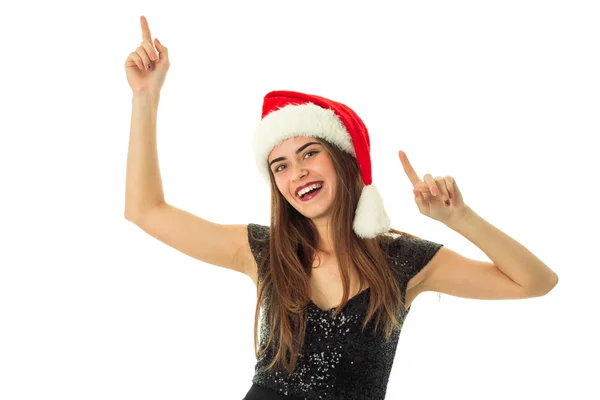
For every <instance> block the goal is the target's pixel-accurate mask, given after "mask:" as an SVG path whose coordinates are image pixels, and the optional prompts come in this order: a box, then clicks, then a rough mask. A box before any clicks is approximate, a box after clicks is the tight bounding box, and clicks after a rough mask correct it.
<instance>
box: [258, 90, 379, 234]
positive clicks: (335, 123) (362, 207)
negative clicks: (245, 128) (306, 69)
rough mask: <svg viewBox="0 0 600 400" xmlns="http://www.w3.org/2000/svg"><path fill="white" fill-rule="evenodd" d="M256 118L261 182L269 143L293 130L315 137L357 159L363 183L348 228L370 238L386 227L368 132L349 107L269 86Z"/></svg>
mask: <svg viewBox="0 0 600 400" xmlns="http://www.w3.org/2000/svg"><path fill="white" fill-rule="evenodd" d="M261 118H262V120H261V122H260V123H259V124H258V126H257V128H256V133H255V135H254V143H253V145H254V154H255V159H256V164H257V166H258V169H259V171H260V173H261V175H262V176H263V178H264V179H265V181H266V182H267V183H269V166H268V165H267V162H268V157H269V153H271V150H273V148H274V147H275V146H277V145H278V144H280V143H281V142H283V141H284V140H286V139H289V138H292V137H296V136H310V137H318V138H321V139H323V140H326V141H328V142H329V143H331V144H333V145H335V146H337V147H339V148H340V149H341V150H343V151H345V152H347V153H349V154H351V155H352V156H354V158H356V162H357V163H358V168H359V169H360V175H361V178H362V180H363V182H364V184H365V187H364V188H363V190H362V193H361V195H360V199H359V200H358V205H357V207H356V212H355V215H354V221H353V224H352V228H353V230H354V232H355V233H356V234H357V235H358V236H360V237H362V238H374V237H375V236H377V235H378V234H380V233H383V232H387V231H388V230H389V229H390V220H389V218H388V216H387V214H386V212H385V208H384V206H383V199H382V198H381V195H380V194H379V191H378V190H377V188H376V187H375V186H374V185H373V184H372V176H371V155H370V148H371V144H370V141H369V132H368V131H367V127H366V126H365V124H364V123H363V121H362V120H361V119H360V118H359V117H358V115H357V114H356V113H355V112H354V111H352V110H351V109H350V108H349V107H348V106H346V105H344V104H342V103H339V102H336V101H333V100H329V99H326V98H324V97H321V96H315V95H309V94H304V93H299V92H291V91H273V92H270V93H268V94H267V95H266V96H265V98H264V102H263V109H262V117H261Z"/></svg>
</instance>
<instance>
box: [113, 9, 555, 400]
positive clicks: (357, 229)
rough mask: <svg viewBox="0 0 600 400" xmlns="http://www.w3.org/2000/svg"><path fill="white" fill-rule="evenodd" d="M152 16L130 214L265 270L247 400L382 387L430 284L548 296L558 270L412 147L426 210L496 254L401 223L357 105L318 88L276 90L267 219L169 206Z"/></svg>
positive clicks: (263, 160)
mask: <svg viewBox="0 0 600 400" xmlns="http://www.w3.org/2000/svg"><path fill="white" fill-rule="evenodd" d="M141 24H142V37H143V41H142V43H141V45H140V47H138V48H137V49H136V51H135V52H132V53H131V54H130V55H129V57H128V58H127V61H126V63H125V67H126V71H127V78H128V81H129V84H130V86H131V88H132V90H133V92H134V95H133V112H132V124H131V137H130V147H129V155H128V163H127V196H126V210H125V215H126V218H127V219H128V220H130V221H132V222H134V223H135V224H137V225H138V226H139V227H140V228H142V229H143V230H144V231H146V232H147V233H149V234H151V235H152V236H154V237H156V238H157V239H159V240H161V241H163V242H164V243H166V244H168V245H170V246H172V247H174V248H176V249H178V250H180V251H182V252H184V253H186V254H188V255H190V256H192V257H195V258H197V259H198V260H201V261H203V262H205V263H208V264H213V265H218V266H221V267H225V268H230V269H232V270H236V271H239V272H242V273H245V274H247V275H249V276H250V277H251V278H252V280H253V281H254V282H255V284H256V287H257V304H256V313H255V334H254V340H255V350H256V357H257V363H256V367H255V374H254V377H253V379H252V385H251V387H250V389H249V391H248V393H247V394H246V396H245V397H244V399H245V400H255V399H261V400H269V399H345V400H349V399H384V398H385V393H386V387H387V382H388V378H389V374H390V372H391V368H392V363H393V360H394V356H395V351H396V347H397V344H398V339H399V334H400V331H401V328H402V324H403V322H404V320H405V318H406V315H407V314H408V312H409V310H410V305H411V303H412V301H413V300H414V299H415V298H416V297H417V296H418V295H419V293H422V292H424V291H437V292H440V293H448V294H451V295H453V296H459V297H466V298H473V299H516V298H527V297H534V296H542V295H544V294H546V293H548V292H549V291H550V290H551V289H552V288H553V287H554V286H555V285H556V283H557V282H558V277H557V275H556V274H555V273H554V272H553V271H552V270H551V269H550V268H548V267H547V266H546V265H545V264H544V263H543V262H542V261H540V260H539V259H538V258H537V257H535V256H534V255H533V254H532V253H531V252H529V251H528V250H527V249H526V248H525V247H523V246H522V245H520V244H519V243H517V242H516V241H515V240H513V239H512V238H510V237H509V236H507V235H506V234H504V233H503V232H501V231H500V230H498V229H496V228H495V227H493V226H492V225H491V224H489V223H488V222H486V221H485V220H483V219H482V218H481V217H480V216H478V215H477V214H476V213H475V212H474V211H473V210H472V209H471V208H470V207H468V206H467V205H466V204H465V203H464V201H463V198H462V195H461V193H460V190H459V189H458V186H457V184H456V181H455V180H454V179H453V178H452V177H450V176H445V177H440V176H438V177H436V178H433V177H432V175H430V174H426V175H424V177H423V179H421V178H419V176H418V175H417V174H416V172H415V171H414V169H413V168H412V166H411V164H410V163H409V161H408V159H407V157H406V154H404V153H403V152H399V159H400V162H401V164H402V166H403V168H404V171H405V173H406V175H407V177H408V179H409V180H410V182H411V183H412V185H413V188H414V189H413V194H414V199H415V203H416V205H417V207H418V209H419V212H421V213H422V214H423V215H426V216H428V217H430V218H433V219H435V220H437V221H440V222H442V223H444V224H445V225H447V226H448V227H450V228H451V229H454V230H456V231H457V232H459V233H461V234H462V235H463V236H465V237H466V238H467V239H469V240H470V241H471V242H473V243H474V244H475V245H477V246H478V247H479V248H481V249H482V250H483V251H484V252H485V253H486V254H487V255H488V256H489V257H490V259H491V260H492V261H491V262H484V261H477V260H472V259H469V258H466V257H463V256H461V255H460V254H458V253H456V252H454V251H452V250H450V249H448V248H446V247H444V246H443V245H442V244H439V243H436V242H432V241H428V240H425V239H421V238H419V237H416V236H413V235H410V234H408V233H405V232H402V231H398V230H395V229H392V228H391V227H390V221H389V219H388V217H387V214H386V212H385V209H384V207H383V201H382V199H381V197H380V195H379V192H378V191H377V189H376V188H375V187H374V186H373V184H372V179H371V160H370V151H369V149H370V139H369V135H368V131H367V128H366V127H365V125H364V123H363V122H362V120H361V119H360V118H359V117H358V115H356V113H355V112H354V111H353V110H352V109H350V108H349V107H347V106H346V105H344V104H342V103H339V102H336V101H332V100H329V99H327V98H324V97H320V96H315V95H308V94H304V93H299V92H292V91H275V92H270V93H268V94H267V95H266V96H265V98H264V103H263V110H262V119H261V121H260V123H259V124H258V127H257V130H256V135H255V138H254V151H255V157H256V163H257V166H258V169H259V172H260V174H261V175H262V177H263V178H264V179H265V181H266V182H267V183H269V184H270V187H271V221H270V225H269V226H265V225H258V224H248V225H220V224H215V223H212V222H209V221H207V220H205V219H202V218H199V217H197V216H194V215H192V214H190V213H187V212H185V211H183V210H180V209H178V208H176V207H173V206H171V205H169V204H167V203H166V202H165V201H164V195H163V191H162V185H161V180H160V173H159V170H158V161H157V151H156V115H157V107H158V100H159V94H160V89H161V87H162V84H163V82H164V79H165V76H166V72H167V70H168V67H169V58H168V50H167V48H166V47H164V46H163V45H162V44H161V43H160V42H159V41H158V40H156V39H155V40H154V44H153V42H152V40H151V36H150V30H149V28H148V24H147V21H146V19H145V18H144V17H141ZM155 47H156V50H155ZM261 315H262V318H260V316H261ZM259 319H260V332H259V331H258V326H259Z"/></svg>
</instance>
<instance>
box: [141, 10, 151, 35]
mask: <svg viewBox="0 0 600 400" xmlns="http://www.w3.org/2000/svg"><path fill="white" fill-rule="evenodd" d="M140 24H141V25H142V40H147V41H149V42H152V36H151V35H150V27H149V26H148V21H147V20H146V17H144V16H143V15H142V16H141V17H140Z"/></svg>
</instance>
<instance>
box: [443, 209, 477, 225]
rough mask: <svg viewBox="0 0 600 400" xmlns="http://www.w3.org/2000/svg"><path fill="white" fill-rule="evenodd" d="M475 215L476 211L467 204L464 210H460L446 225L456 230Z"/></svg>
mask: <svg viewBox="0 0 600 400" xmlns="http://www.w3.org/2000/svg"><path fill="white" fill-rule="evenodd" d="M473 215H475V211H473V210H472V209H471V207H469V206H467V205H465V207H464V208H463V209H462V210H459V211H458V212H457V213H456V214H455V215H454V217H453V218H452V219H451V220H449V221H448V222H446V226H447V227H448V228H451V229H454V230H456V229H457V228H459V227H460V225H461V224H462V223H465V222H468V220H469V219H470V218H471V217H472V216H473Z"/></svg>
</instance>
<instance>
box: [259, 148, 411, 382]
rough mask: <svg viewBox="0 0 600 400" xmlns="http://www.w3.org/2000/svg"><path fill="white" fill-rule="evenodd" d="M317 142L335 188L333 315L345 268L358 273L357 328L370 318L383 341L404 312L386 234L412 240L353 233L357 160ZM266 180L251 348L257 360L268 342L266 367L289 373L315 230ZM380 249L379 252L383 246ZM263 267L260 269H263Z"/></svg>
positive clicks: (301, 326) (300, 338)
mask: <svg viewBox="0 0 600 400" xmlns="http://www.w3.org/2000/svg"><path fill="white" fill-rule="evenodd" d="M316 140H318V141H319V142H320V143H321V144H322V145H323V146H324V147H325V150H326V151H327V153H328V154H329V156H330V157H331V160H332V163H333V166H334V169H335V171H336V175H337V180H338V185H337V191H336V193H335V199H334V201H333V204H332V206H331V220H330V223H331V224H332V225H331V226H332V227H333V229H332V240H333V243H335V248H334V251H335V257H336V259H337V262H338V265H339V268H340V275H341V278H342V283H343V288H344V291H343V293H344V294H343V298H342V303H341V304H340V305H339V306H338V307H337V308H336V310H335V314H334V315H336V316H337V315H338V314H339V313H340V312H341V311H342V308H343V307H344V306H345V305H346V303H347V302H348V300H349V299H348V297H349V286H350V279H349V277H350V274H349V271H350V266H351V265H354V266H355V267H356V269H357V272H358V275H359V281H360V286H359V287H361V288H362V287H363V286H364V285H363V284H364V282H367V283H368V286H369V288H370V305H369V309H368V312H367V315H366V317H365V320H364V322H363V325H362V330H363V331H364V329H365V327H366V326H367V324H368V322H369V321H370V320H371V318H374V317H376V320H375V321H376V322H375V330H377V328H379V326H380V325H381V326H382V327H383V328H385V338H386V340H387V339H389V338H390V336H391V334H392V331H393V329H394V328H395V327H398V326H400V322H399V321H398V319H397V318H396V316H397V315H398V313H399V312H400V307H403V309H404V310H406V307H405V303H404V300H405V299H402V295H401V287H400V286H399V284H398V277H397V275H394V271H393V270H392V269H391V268H389V266H388V259H387V258H386V254H385V252H384V248H385V245H386V244H387V243H389V242H390V241H391V240H393V238H394V237H393V236H392V235H391V234H400V235H405V236H408V237H412V238H418V237H417V236H414V235H411V234H408V233H406V232H402V231H398V230H396V229H390V230H389V231H388V232H385V233H383V234H381V235H379V236H377V237H376V238H372V239H363V238H360V237H358V236H356V235H355V233H354V231H353V230H352V222H353V220H354V213H355V210H356V205H357V204H358V199H359V197H360V194H361V191H362V188H363V187H364V183H363V181H362V179H361V177H360V172H359V169H358V164H357V162H356V159H355V158H354V157H353V156H352V155H350V154H348V153H346V152H345V151H342V150H340V149H339V148H338V147H336V146H335V145H332V144H331V143H329V142H327V141H325V140H322V139H318V138H317V139H316ZM269 176H270V182H271V226H270V235H269V249H268V252H266V248H265V253H268V258H266V257H265V258H263V262H261V263H260V265H258V268H259V271H264V274H262V275H261V273H259V277H263V279H262V280H259V282H258V288H257V305H256V312H255V318H254V348H255V354H256V357H257V358H259V357H261V356H262V354H263V353H264V351H265V350H266V348H268V347H269V346H270V345H271V344H275V345H276V350H275V355H274V358H273V360H272V361H271V363H270V364H269V366H268V369H271V368H273V367H274V366H275V365H276V364H277V365H278V366H279V367H283V368H284V369H285V370H286V371H287V372H289V373H291V372H292V371H293V370H294V368H295V366H296V362H297V359H298V354H299V353H300V351H301V349H302V344H303V342H304V336H305V330H306V314H307V305H308V303H309V302H310V298H309V277H310V273H311V270H312V265H313V260H314V258H315V254H317V253H318V249H317V248H316V247H317V243H318V242H317V240H318V237H317V230H316V227H315V225H314V223H313V222H312V220H311V219H309V218H306V217H304V216H303V215H302V214H300V213H299V212H298V211H297V210H296V209H295V208H294V207H293V206H292V205H290V203H289V202H288V201H287V200H286V199H285V197H283V195H282V194H281V193H280V192H279V190H278V188H277V186H276V183H275V180H274V177H273V173H272V172H271V171H269ZM382 247H383V248H382ZM263 268H264V269H263ZM266 298H268V301H269V303H268V315H266V318H268V321H269V326H270V327H269V334H268V342H267V344H266V345H265V347H263V348H260V349H259V345H258V322H259V315H260V309H261V305H262V304H263V303H264V304H266V302H265V299H266Z"/></svg>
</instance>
